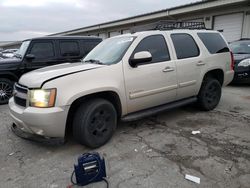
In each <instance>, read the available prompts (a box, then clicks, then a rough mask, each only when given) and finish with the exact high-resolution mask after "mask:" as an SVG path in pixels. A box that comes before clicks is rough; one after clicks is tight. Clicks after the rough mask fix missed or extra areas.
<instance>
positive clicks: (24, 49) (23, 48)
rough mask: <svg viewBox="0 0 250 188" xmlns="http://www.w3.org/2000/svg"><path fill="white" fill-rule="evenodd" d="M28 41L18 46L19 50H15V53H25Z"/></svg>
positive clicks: (22, 54)
mask: <svg viewBox="0 0 250 188" xmlns="http://www.w3.org/2000/svg"><path fill="white" fill-rule="evenodd" d="M29 44H30V41H29V40H27V41H24V42H23V43H22V45H21V47H20V48H19V50H18V51H17V52H16V54H19V55H21V56H22V57H23V56H24V55H25V53H26V50H27V48H28V47H29Z"/></svg>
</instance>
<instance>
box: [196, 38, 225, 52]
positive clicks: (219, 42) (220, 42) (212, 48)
mask: <svg viewBox="0 0 250 188" xmlns="http://www.w3.org/2000/svg"><path fill="white" fill-rule="evenodd" d="M198 36H199V37H200V39H201V40H202V42H203V44H204V45H205V46H206V48H207V49H208V51H209V52H210V53H211V54H216V53H223V52H229V48H228V47H227V44H226V42H225V41H224V39H223V38H222V37H221V35H220V34H219V33H198Z"/></svg>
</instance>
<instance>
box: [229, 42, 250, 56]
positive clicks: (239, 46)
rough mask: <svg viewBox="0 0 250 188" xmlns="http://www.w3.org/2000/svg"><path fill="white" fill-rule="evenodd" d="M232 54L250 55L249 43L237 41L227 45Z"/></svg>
mask: <svg viewBox="0 0 250 188" xmlns="http://www.w3.org/2000/svg"><path fill="white" fill-rule="evenodd" d="M229 47H230V49H231V50H232V52H233V53H234V54H250V41H237V42H232V43H231V44H230V45H229Z"/></svg>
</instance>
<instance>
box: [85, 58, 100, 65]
mask: <svg viewBox="0 0 250 188" xmlns="http://www.w3.org/2000/svg"><path fill="white" fill-rule="evenodd" d="M84 62H86V63H93V64H98V65H105V64H104V63H103V62H101V61H100V60H97V59H88V60H86V61H84Z"/></svg>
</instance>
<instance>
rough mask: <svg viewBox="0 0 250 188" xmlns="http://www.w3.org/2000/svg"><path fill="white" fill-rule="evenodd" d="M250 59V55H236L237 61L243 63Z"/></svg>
mask: <svg viewBox="0 0 250 188" xmlns="http://www.w3.org/2000/svg"><path fill="white" fill-rule="evenodd" d="M247 58H250V54H234V60H235V61H241V60H243V59H247Z"/></svg>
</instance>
